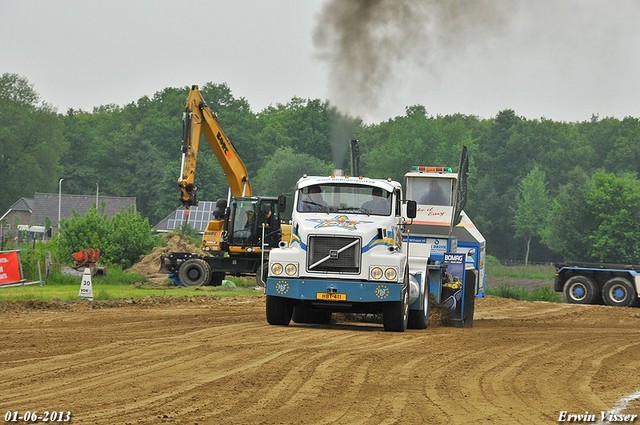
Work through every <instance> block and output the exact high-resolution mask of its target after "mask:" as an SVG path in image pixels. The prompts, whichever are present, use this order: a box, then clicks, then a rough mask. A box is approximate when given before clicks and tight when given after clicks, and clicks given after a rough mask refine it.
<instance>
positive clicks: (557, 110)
mask: <svg viewBox="0 0 640 425" xmlns="http://www.w3.org/2000/svg"><path fill="white" fill-rule="evenodd" d="M638 22H640V2H639V1H636V0H617V1H609V0H536V1H532V0H511V1H507V0H448V1H438V0H269V1H265V0H228V1H222V0H192V1H190V2H185V1H177V0H104V1H103V0H56V1H47V0H31V1H28V2H27V1H22V0H0V73H5V72H7V73H12V74H18V75H21V76H23V77H25V78H27V80H28V81H29V83H30V84H32V85H33V88H34V89H35V90H36V92H38V93H39V94H40V98H41V100H42V101H44V102H46V103H48V104H49V105H51V106H53V107H55V108H57V109H58V111H59V112H61V113H64V112H66V110H67V109H68V108H74V109H83V110H86V111H91V110H92V109H93V107H96V106H100V105H105V104H116V105H121V106H122V105H126V104H128V103H131V102H135V101H137V100H138V99H139V98H140V97H142V96H145V95H146V96H153V94H154V93H155V92H158V91H161V90H162V89H164V88H166V87H186V86H190V85H192V84H199V85H204V84H205V83H207V82H213V83H226V84H228V85H229V87H230V89H231V90H232V93H233V95H234V96H235V97H243V98H246V99H247V100H248V102H249V104H250V105H251V108H252V110H254V111H255V112H259V111H260V110H262V109H264V108H265V107H268V106H269V105H276V104H278V103H287V102H288V101H290V100H291V99H292V98H293V97H294V96H295V97H301V98H303V99H307V98H309V99H315V98H318V99H322V100H325V99H326V100H329V101H330V102H331V103H332V104H333V105H334V106H336V107H338V109H340V110H341V111H343V112H344V113H347V114H349V115H352V116H359V117H361V118H363V119H364V120H365V121H367V122H372V123H375V122H382V121H386V120H388V119H392V118H394V117H396V116H400V115H404V113H405V109H406V107H407V106H412V105H422V106H424V107H425V108H426V111H427V113H428V114H430V115H434V116H435V115H445V114H454V113H461V114H466V115H477V116H479V117H482V118H491V117H494V116H495V115H496V114H497V113H498V112H500V111H502V110H504V109H513V110H514V111H515V112H516V114H517V115H519V116H523V117H526V118H530V119H537V118H548V119H553V120H557V121H571V122H573V121H585V120H589V119H591V117H592V115H597V116H599V117H601V118H604V117H617V118H624V117H625V116H634V117H640V30H638V27H637V25H638V24H637V23H638ZM185 98H186V94H185Z"/></svg>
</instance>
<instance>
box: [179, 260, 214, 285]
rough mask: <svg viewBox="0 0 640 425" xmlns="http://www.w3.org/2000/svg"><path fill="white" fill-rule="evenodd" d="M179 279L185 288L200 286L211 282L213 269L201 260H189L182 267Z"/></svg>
mask: <svg viewBox="0 0 640 425" xmlns="http://www.w3.org/2000/svg"><path fill="white" fill-rule="evenodd" d="M178 278H179V279H180V281H181V282H182V283H183V284H184V285H185V286H200V285H202V284H203V283H205V282H209V279H210V278H211V268H210V267H209V264H207V262H206V261H204V260H202V259H200V258H189V259H188V260H187V261H185V262H184V263H182V264H181V265H180V268H179V269H178Z"/></svg>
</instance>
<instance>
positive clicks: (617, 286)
mask: <svg viewBox="0 0 640 425" xmlns="http://www.w3.org/2000/svg"><path fill="white" fill-rule="evenodd" d="M602 298H603V299H604V302H605V304H607V305H611V306H615V307H629V306H632V305H637V303H638V294H636V291H635V289H633V285H631V282H629V281H628V280H627V279H625V278H624V277H613V278H611V279H609V280H608V281H607V283H605V284H604V286H603V287H602Z"/></svg>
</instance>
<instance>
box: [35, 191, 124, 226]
mask: <svg viewBox="0 0 640 425" xmlns="http://www.w3.org/2000/svg"><path fill="white" fill-rule="evenodd" d="M58 202H59V204H58ZM58 205H60V218H61V219H62V220H64V219H66V218H69V217H72V216H73V213H74V212H76V213H78V214H79V215H84V214H86V213H87V211H89V210H90V209H91V208H95V207H96V196H95V195H66V194H62V195H61V196H60V197H59V198H58V194H57V193H36V194H35V195H34V197H33V209H32V215H31V222H32V223H33V224H44V222H45V220H46V218H47V217H48V218H49V219H50V220H51V222H52V223H56V222H57V221H58ZM130 207H133V208H134V210H135V208H136V198H135V197H118V196H99V197H98V212H100V213H104V214H106V215H107V217H113V216H114V215H115V214H116V213H119V212H122V211H126V210H127V209H128V208H130Z"/></svg>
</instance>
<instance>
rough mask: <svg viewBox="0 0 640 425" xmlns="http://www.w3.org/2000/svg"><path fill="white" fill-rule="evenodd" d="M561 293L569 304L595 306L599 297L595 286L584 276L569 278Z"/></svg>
mask: <svg viewBox="0 0 640 425" xmlns="http://www.w3.org/2000/svg"><path fill="white" fill-rule="evenodd" d="M563 292H564V297H565V299H566V300H567V302H568V303H569V304H595V303H596V301H597V300H598V298H599V296H600V292H599V291H598V287H597V285H596V284H595V283H594V282H593V280H591V279H589V278H588V277H586V276H573V277H570V278H569V279H568V280H567V281H566V282H565V284H564V290H563Z"/></svg>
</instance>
